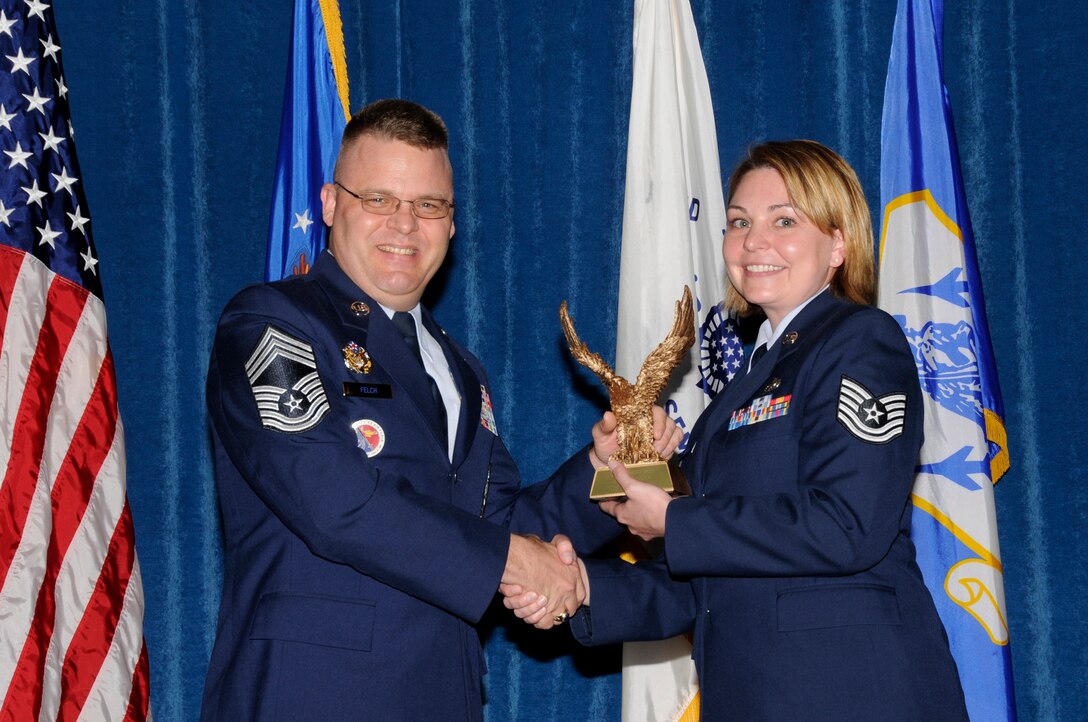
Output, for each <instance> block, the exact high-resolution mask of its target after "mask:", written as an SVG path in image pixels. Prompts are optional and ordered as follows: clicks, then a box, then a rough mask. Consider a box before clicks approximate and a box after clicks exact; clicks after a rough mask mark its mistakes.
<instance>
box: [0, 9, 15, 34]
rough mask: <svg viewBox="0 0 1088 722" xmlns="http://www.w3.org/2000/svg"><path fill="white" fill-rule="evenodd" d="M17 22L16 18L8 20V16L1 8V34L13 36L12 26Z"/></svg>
mask: <svg viewBox="0 0 1088 722" xmlns="http://www.w3.org/2000/svg"><path fill="white" fill-rule="evenodd" d="M14 24H15V20H14V19H13V20H8V16H7V15H5V14H4V11H3V10H0V35H7V36H8V37H9V38H10V37H11V26H12V25H14Z"/></svg>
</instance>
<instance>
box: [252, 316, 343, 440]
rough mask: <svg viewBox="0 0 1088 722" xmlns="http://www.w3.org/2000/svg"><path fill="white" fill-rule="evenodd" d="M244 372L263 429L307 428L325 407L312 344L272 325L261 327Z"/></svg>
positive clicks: (314, 422)
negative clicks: (261, 332)
mask: <svg viewBox="0 0 1088 722" xmlns="http://www.w3.org/2000/svg"><path fill="white" fill-rule="evenodd" d="M246 376H248V377H249V385H250V388H251V389H252V391H253V398H254V399H255V400H256V401H257V412H258V413H259V414H260V417H261V425H262V426H264V427H265V428H266V429H274V430H276V431H284V432H287V433H290V434H297V433H300V432H303V431H309V430H310V429H312V428H314V427H315V426H317V425H318V423H320V421H321V419H322V418H323V417H324V416H325V414H327V413H328V411H329V400H328V398H326V396H325V389H324V388H323V387H322V386H321V377H320V376H318V374H317V363H316V361H315V360H314V350H313V347H311V346H310V345H309V344H308V343H306V342H305V341H301V340H299V339H297V338H292V337H291V336H288V335H287V334H286V333H284V332H283V331H280V330H279V329H277V328H276V327H274V326H268V327H267V328H266V329H265V331H264V335H263V336H261V340H260V342H259V343H258V344H257V347H256V348H255V349H253V353H252V354H251V355H250V357H249V360H248V361H246Z"/></svg>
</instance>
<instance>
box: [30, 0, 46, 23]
mask: <svg viewBox="0 0 1088 722" xmlns="http://www.w3.org/2000/svg"><path fill="white" fill-rule="evenodd" d="M26 7H27V17H30V16H31V15H37V16H38V17H39V18H40V19H41V20H45V16H44V15H42V11H43V10H45V9H47V8H48V7H49V6H48V5H46V4H45V3H40V2H37V0H26Z"/></svg>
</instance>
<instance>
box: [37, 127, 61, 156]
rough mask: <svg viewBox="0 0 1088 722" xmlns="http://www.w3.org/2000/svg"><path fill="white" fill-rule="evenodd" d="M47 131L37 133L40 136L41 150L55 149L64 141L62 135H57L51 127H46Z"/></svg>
mask: <svg viewBox="0 0 1088 722" xmlns="http://www.w3.org/2000/svg"><path fill="white" fill-rule="evenodd" d="M48 130H49V132H48V133H38V135H40V136H41V137H42V150H43V151H45V150H53V151H55V150H57V148H58V146H60V144H61V143H63V142H64V140H65V138H64V136H63V135H57V134H56V133H55V132H54V131H53V129H52V128H49V129H48Z"/></svg>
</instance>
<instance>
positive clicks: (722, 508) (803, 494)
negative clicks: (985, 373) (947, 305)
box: [665, 309, 923, 577]
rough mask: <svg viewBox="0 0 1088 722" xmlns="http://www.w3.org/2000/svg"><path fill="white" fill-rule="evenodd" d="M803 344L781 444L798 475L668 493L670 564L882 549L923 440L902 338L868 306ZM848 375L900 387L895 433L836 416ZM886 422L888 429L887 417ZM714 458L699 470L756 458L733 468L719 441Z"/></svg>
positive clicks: (871, 555) (758, 566)
mask: <svg viewBox="0 0 1088 722" xmlns="http://www.w3.org/2000/svg"><path fill="white" fill-rule="evenodd" d="M799 352H800V350H799ZM806 352H807V353H810V354H814V357H812V358H811V359H810V360H806V363H805V366H804V369H803V370H802V372H801V373H800V374H799V376H798V380H797V386H796V387H795V388H794V390H793V403H794V404H796V405H797V406H796V407H795V408H796V413H800V414H801V415H802V418H801V420H800V423H799V424H798V425H797V426H796V429H797V431H796V434H797V435H798V436H797V438H789V437H784V438H783V440H782V442H781V443H782V444H794V445H796V459H797V467H796V483H795V484H789V483H787V484H782V483H775V484H767V485H768V486H773V487H775V488H777V489H783V488H787V489H791V490H790V491H780V492H779V493H768V494H765V495H760V494H758V493H757V494H749V495H744V496H730V495H724V494H714V493H713V489H714V487H715V484H714V483H713V481H712V480H708V482H707V484H706V486H707V488H708V489H709V491H708V493H707V494H706V495H705V496H699V497H689V498H683V499H677V500H675V501H673V502H672V503H670V504H669V507H668V512H667V515H666V533H665V546H666V556H667V558H668V563H669V568H670V569H671V571H672V572H673V573H674V574H679V575H685V576H688V575H700V576H701V575H727V576H754V577H760V576H804V575H834V574H851V573H855V572H859V571H862V570H864V569H868V568H870V567H871V566H873V565H874V564H876V563H877V562H878V561H880V560H881V559H882V558H883V557H884V555H885V554H886V553H887V552H888V550H889V549H890V548H891V546H892V543H893V541H894V540H895V538H896V536H897V535H898V534H899V532H900V526H901V520H902V517H903V514H904V510H905V509H906V508H907V505H908V504H909V497H910V490H911V487H912V484H913V481H914V470H915V465H916V463H917V458H918V451H919V448H920V447H921V440H922V418H923V411H922V402H921V392H920V388H919V385H918V376H917V371H916V369H915V365H914V359H913V356H912V355H911V352H910V349H909V346H908V345H907V342H906V340H905V338H904V336H903V333H902V331H901V329H900V328H899V326H898V325H897V324H896V323H895V321H894V320H893V319H892V318H891V317H889V316H888V315H887V314H885V313H883V312H881V311H878V310H875V309H866V310H864V311H862V312H858V313H854V314H852V315H850V316H848V317H846V318H845V319H844V320H842V321H841V322H840V323H839V326H838V327H837V328H836V329H834V330H833V331H831V332H830V333H829V334H828V335H827V337H826V338H825V339H824V341H823V343H819V344H817V345H816V346H815V347H814V348H813V349H811V350H810V351H806ZM809 361H811V362H809ZM851 382H852V383H853V384H856V385H858V386H860V387H861V388H862V389H863V390H864V391H863V392H864V393H871V395H872V396H873V397H874V398H879V399H881V400H882V401H887V402H888V403H889V404H890V405H891V404H895V403H896V399H897V398H898V395H902V396H903V397H904V398H905V405H904V407H903V408H904V415H903V417H902V426H901V429H900V430H899V431H898V433H893V434H892V435H891V437H890V438H884V439H878V438H875V437H867V436H866V434H865V432H864V431H859V429H858V427H857V426H856V425H854V426H853V427H852V426H851V424H850V423H849V422H845V421H843V420H841V419H840V411H841V409H842V407H843V405H844V404H846V405H847V406H849V405H850V404H852V403H854V401H853V400H852V399H854V398H856V396H854V397H850V394H851V393H855V392H851V391H850V390H849V388H847V386H848V385H849V383H851ZM855 388H856V387H855ZM844 395H845V396H844ZM791 413H795V411H792V410H791ZM885 428H892V429H893V431H894V425H893V424H891V423H889V424H888V425H887V426H886V427H885ZM716 431H719V430H714V429H710V430H708V431H707V433H706V436H707V437H710V436H712V435H714V434H715V432H716ZM701 443H714V441H713V440H710V441H707V440H705V439H704V441H702V442H701ZM715 461H716V462H717V465H716V466H713V467H709V468H708V469H707V471H706V474H708V475H710V474H722V475H729V474H758V473H760V469H758V468H755V467H757V466H759V464H758V463H748V464H746V465H745V467H744V468H734V467H730V465H729V455H728V444H727V443H726V444H724V445H723V446H722V447H721V451H720V452H719V453H718V454H717V455H716V456H715ZM775 481H776V482H778V481H780V480H775ZM749 486H756V487H758V484H754V485H749ZM794 486H795V489H796V491H793V490H792V488H791V487H794Z"/></svg>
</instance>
